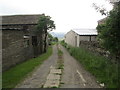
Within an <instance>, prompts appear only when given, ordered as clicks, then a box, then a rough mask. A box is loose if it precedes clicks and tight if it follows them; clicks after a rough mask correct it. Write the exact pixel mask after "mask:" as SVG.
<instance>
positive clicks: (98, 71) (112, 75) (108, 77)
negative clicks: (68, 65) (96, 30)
mask: <svg viewBox="0 0 120 90" xmlns="http://www.w3.org/2000/svg"><path fill="white" fill-rule="evenodd" d="M63 45H64V46H65V47H66V44H63ZM66 48H67V49H68V51H69V53H70V54H71V55H72V56H73V57H74V58H76V59H77V60H78V61H79V62H80V63H81V64H82V65H83V66H84V67H85V69H86V70H88V71H89V72H91V73H92V74H93V75H94V76H95V77H96V79H97V80H98V81H99V82H100V83H104V84H105V87H106V88H120V86H119V84H120V83H119V78H118V77H119V73H118V70H119V69H118V66H119V65H118V64H113V63H111V62H110V60H109V59H107V58H105V57H103V56H98V55H96V54H93V53H91V52H90V51H88V50H86V49H84V48H77V47H70V46H69V47H68V46H67V47H66Z"/></svg>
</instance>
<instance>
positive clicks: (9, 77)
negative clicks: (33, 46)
mask: <svg viewBox="0 0 120 90" xmlns="http://www.w3.org/2000/svg"><path fill="white" fill-rule="evenodd" d="M51 55H52V47H49V48H48V50H47V52H46V53H44V54H42V55H40V56H39V57H37V58H32V59H30V60H27V61H25V62H23V63H21V64H18V65H16V66H15V67H13V68H11V69H9V70H8V71H5V72H3V73H2V88H14V87H15V86H16V85H17V84H18V83H20V81H21V80H23V79H24V78H25V77H26V76H27V74H28V73H30V72H32V71H33V70H34V68H35V67H36V66H38V65H40V64H42V63H43V61H44V60H46V59H47V58H48V57H49V56H51Z"/></svg>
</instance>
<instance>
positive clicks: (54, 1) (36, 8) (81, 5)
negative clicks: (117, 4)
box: [0, 0, 112, 32]
mask: <svg viewBox="0 0 120 90" xmlns="http://www.w3.org/2000/svg"><path fill="white" fill-rule="evenodd" d="M93 3H96V4H97V5H98V6H101V7H102V5H103V7H105V8H106V9H107V10H111V9H112V5H110V4H109V3H108V2H107V0H0V16H1V15H16V14H42V13H45V14H46V15H49V16H51V17H52V20H54V21H55V24H56V30H55V31H56V32H67V31H69V30H71V29H73V28H90V29H91V28H92V29H94V28H96V26H97V21H98V20H100V19H102V18H104V17H105V16H102V15H101V14H100V13H99V12H96V10H95V9H94V8H93V7H92V4H93Z"/></svg>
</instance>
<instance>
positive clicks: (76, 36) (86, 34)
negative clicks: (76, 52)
mask: <svg viewBox="0 0 120 90" xmlns="http://www.w3.org/2000/svg"><path fill="white" fill-rule="evenodd" d="M96 37H97V30H96V29H73V30H71V31H69V32H68V33H67V34H66V35H65V42H66V43H67V44H69V45H71V46H74V47H79V46H80V44H81V42H82V41H96Z"/></svg>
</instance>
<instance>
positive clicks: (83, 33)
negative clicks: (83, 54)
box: [72, 29, 98, 35]
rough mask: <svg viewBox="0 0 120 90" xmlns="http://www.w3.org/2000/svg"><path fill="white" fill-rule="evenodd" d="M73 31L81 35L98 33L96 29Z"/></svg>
mask: <svg viewBox="0 0 120 90" xmlns="http://www.w3.org/2000/svg"><path fill="white" fill-rule="evenodd" d="M72 31H74V32H75V33H77V34H79V35H98V33H97V30H96V29H72Z"/></svg>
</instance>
